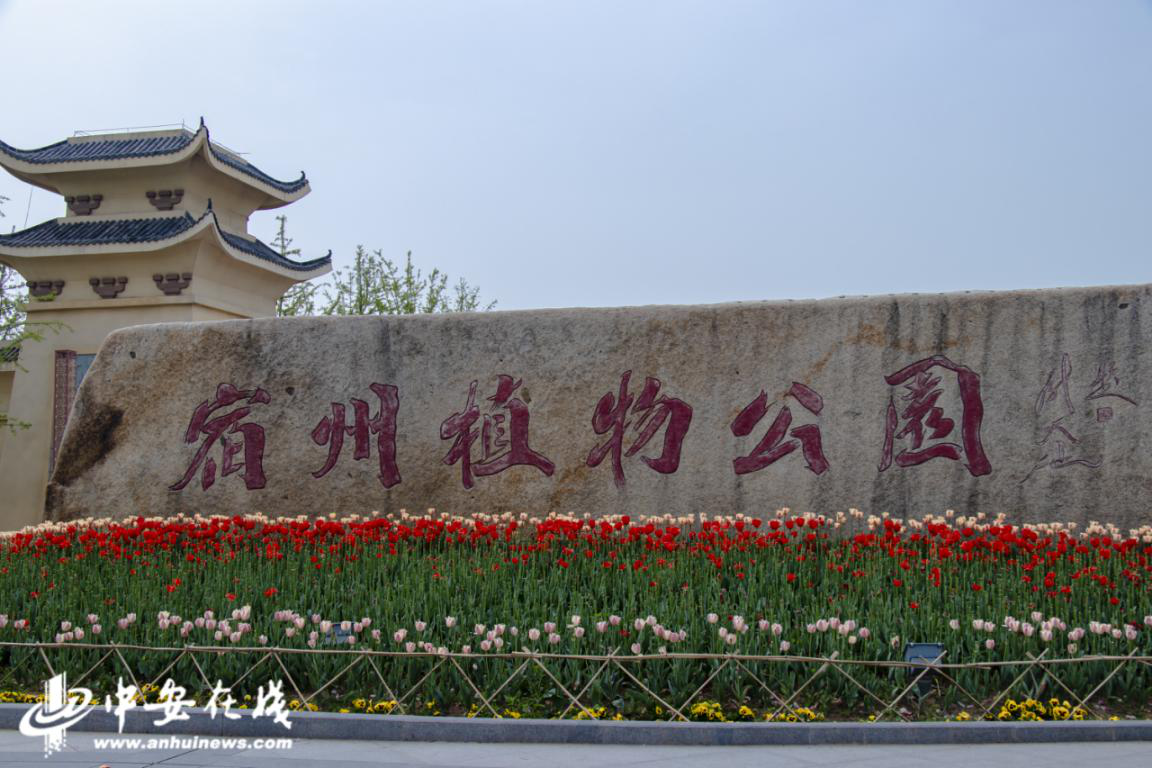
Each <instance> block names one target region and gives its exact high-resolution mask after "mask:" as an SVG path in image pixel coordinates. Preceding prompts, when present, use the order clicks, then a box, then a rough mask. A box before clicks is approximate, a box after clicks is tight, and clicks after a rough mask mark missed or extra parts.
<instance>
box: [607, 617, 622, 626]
mask: <svg viewBox="0 0 1152 768" xmlns="http://www.w3.org/2000/svg"><path fill="white" fill-rule="evenodd" d="M620 622H621V618H620V617H619V616H616V615H612V616H609V617H608V623H609V624H611V625H612V626H614V627H618V626H620Z"/></svg>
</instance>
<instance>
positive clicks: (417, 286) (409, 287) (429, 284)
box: [272, 216, 496, 317]
mask: <svg viewBox="0 0 1152 768" xmlns="http://www.w3.org/2000/svg"><path fill="white" fill-rule="evenodd" d="M276 219H277V221H278V222H279V229H278V231H277V235H276V238H275V239H274V240H273V241H272V244H273V246H275V247H276V248H277V249H278V250H279V251H280V253H281V255H283V256H285V257H288V256H294V255H297V254H299V253H300V251H299V249H296V248H292V247H291V245H292V239H291V238H289V237H288V236H287V234H286V220H287V217H285V216H278V217H276ZM448 281H449V277H448V275H447V274H446V273H444V272H441V271H440V270H439V269H433V270H432V271H431V272H430V273H428V274H427V275H425V274H424V273H423V272H422V271H421V270H420V269H418V268H417V267H416V265H415V264H414V263H413V262H412V252H411V251H409V252H408V253H407V254H406V255H405V258H404V262H403V263H402V264H398V263H396V262H394V261H392V260H391V259H389V258H387V257H385V256H384V252H383V251H381V250H375V251H369V250H367V249H366V248H365V247H364V246H362V245H360V246H356V253H355V254H354V255H353V258H352V265H351V266H350V267H342V268H340V269H337V270H335V271H334V272H333V273H332V274H331V276H330V277H329V278H328V279H327V280H326V281H324V282H321V283H300V284H297V285H295V286H293V288H292V289H290V290H289V291H288V292H287V293H286V294H284V297H283V298H282V299H281V300H280V301H279V303H278V304H277V311H278V313H279V314H280V315H281V316H282V317H283V316H298V315H316V314H319V315H413V314H420V313H430V312H475V311H486V310H490V309H492V308H493V307H495V306H496V302H494V301H492V302H489V303H487V304H484V303H483V302H482V300H481V299H480V289H479V288H478V287H476V286H473V285H470V284H469V283H468V281H467V280H465V279H463V278H460V279H459V280H457V281H456V282H455V283H453V284H452V287H451V289H449V286H448Z"/></svg>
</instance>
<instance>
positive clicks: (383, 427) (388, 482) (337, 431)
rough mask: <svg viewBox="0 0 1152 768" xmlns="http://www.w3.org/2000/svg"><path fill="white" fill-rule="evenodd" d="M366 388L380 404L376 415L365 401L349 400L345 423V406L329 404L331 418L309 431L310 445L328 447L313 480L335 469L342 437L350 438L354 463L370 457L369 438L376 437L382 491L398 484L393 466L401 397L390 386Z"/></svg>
mask: <svg viewBox="0 0 1152 768" xmlns="http://www.w3.org/2000/svg"><path fill="white" fill-rule="evenodd" d="M369 389H371V390H372V392H373V394H375V395H376V397H377V399H378V400H379V401H380V407H379V409H378V410H377V411H376V415H375V416H372V415H371V414H370V408H369V405H368V403H367V402H366V401H364V400H360V399H358V398H352V423H351V424H349V423H348V409H347V408H346V407H345V406H344V404H343V403H332V413H331V415H329V416H325V417H324V418H323V419H321V420H320V423H319V424H317V425H316V428H315V429H313V430H312V442H314V443H316V445H319V446H325V445H326V446H328V460H327V461H326V462H324V466H322V467H321V468H320V469H318V470H316V471H315V472H313V473H312V476H313V477H316V478H321V477H324V475H326V474H328V473H329V472H331V471H332V468H333V467H335V466H336V461H337V460H338V459H339V458H340V452H341V451H342V450H343V448H344V437H345V435H347V436H348V437H351V438H352V443H353V450H352V458H353V459H354V460H355V461H362V460H364V459H368V458H371V456H372V446H371V441H370V438H371V437H372V436H373V435H375V436H376V457H377V459H378V460H379V462H380V472H379V478H380V483H381V484H382V485H383V486H384V487H385V488H391V487H392V486H394V485H396V484H397V483H399V482H400V470H399V469H398V468H397V466H396V412H397V411H398V410H399V408H400V396H399V393H398V391H397V389H396V387H395V386H393V385H391V384H371V385H369Z"/></svg>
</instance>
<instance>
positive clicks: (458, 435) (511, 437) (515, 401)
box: [440, 374, 556, 488]
mask: <svg viewBox="0 0 1152 768" xmlns="http://www.w3.org/2000/svg"><path fill="white" fill-rule="evenodd" d="M478 383H479V382H477V381H473V382H472V385H471V386H470V387H469V388H468V402H467V404H465V406H464V410H463V411H461V412H459V413H454V414H452V415H451V416H449V417H448V418H447V419H445V420H444V422H443V423H442V424H441V425H440V439H441V440H452V439H453V438H455V442H453V444H452V448H451V449H449V451H448V454H447V455H446V456H445V457H444V463H445V464H448V465H452V464H456V463H457V462H459V463H460V473H461V477H462V480H463V482H464V487H465V488H471V487H473V485H474V484H475V482H474V480H473V476H474V475H475V476H477V477H486V476H488V475H495V474H498V473H500V472H503V471H504V470H506V469H508V468H509V467H514V466H517V465H525V466H529V467H535V468H536V469H538V470H540V471H541V472H543V473H544V474H545V476H547V477H551V476H552V473H553V472H554V471H555V470H556V465H555V464H553V463H552V462H551V461H549V460H548V458H546V457H545V456H544V455H542V454H540V453H537V452H536V451H534V450H532V448H530V447H529V445H528V415H529V414H528V405H527V404H526V403H525V402H524V401H523V400H521V399H520V398H519V397H516V396H515V394H516V391H517V390H518V389H520V386H521V384H522V383H523V381H522V380H521V379H514V378H513V377H511V376H508V375H505V374H501V375H500V376H499V380H498V383H497V385H496V394H494V395H492V396H491V397H489V398H488V402H489V403H491V405H490V406H488V410H487V412H485V413H481V409H480V406H479V405H477V404H476V389H477V385H478ZM478 421H479V422H481V423H480V427H479V429H478V430H477V429H476V422H478ZM477 440H479V442H480V456H479V459H478V460H476V461H473V457H472V450H473V443H475V442H476V441H477Z"/></svg>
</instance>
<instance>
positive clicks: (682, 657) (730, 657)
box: [0, 641, 1152, 722]
mask: <svg viewBox="0 0 1152 768" xmlns="http://www.w3.org/2000/svg"><path fill="white" fill-rule="evenodd" d="M0 648H16V649H28V650H32V649H34V650H35V651H36V652H37V654H38V655H39V657H40V658H41V660H42V661H43V662H44V665H45V667H46V668H47V669H48V673H49V674H50V675H55V674H56V670H55V668H54V667H53V666H52V662H51V660H50V659H49V657H48V653H47V652H46V651H48V650H98V651H103V652H104V653H103V655H102V656H101V657H100V659H99V660H98V661H97V662H96V663H95V664H93V665H92V666H91V667H89V668H88V669H87V671H85V672H84V674H82V675H81V676H80V677H79V678H78V679H76V680H73V681H70V683H71V684H72V685H74V686H78V685H80V684H81V683H82V682H83V681H84V680H85V679H87V678H88V677H89V676H90V675H91V674H92V673H93V672H95V671H96V670H97V669H99V668H100V667H101V666H102V665H103V664H104V663H105V662H106V661H108V660H109V659H113V660H114V661H115V662H118V664H119V665H120V666H122V667H123V669H124V671H125V672H126V673H127V676H128V678H129V679H130V680H131V682H132V684H133V685H134V686H136V687H137V688H138V689H140V688H142V687H143V686H142V685H141V682H140V680H139V679H138V678H137V675H136V673H135V671H134V670H133V669H132V665H131V664H129V663H128V660H127V659H125V658H124V652H125V651H141V652H148V653H169V654H173V655H174V658H173V659H172V660H171V661H169V662H168V664H167V665H166V666H164V668H163V669H162V670H161V671H160V672H159V673H158V674H157V675H155V677H154V679H153V680H152V681H151V684H152V685H158V684H159V683H160V682H161V681H162V680H163V679H164V676H165V675H166V674H168V672H169V671H171V670H172V669H173V667H175V666H176V664H178V663H179V662H180V661H181V660H182V659H184V658H187V659H189V660H190V661H191V662H192V665H193V667H194V668H195V669H196V671H197V673H198V674H199V676H200V679H201V680H202V681H203V682H204V685H205V686H206V687H207V689H208V690H212V689H213V688H214V684H213V683H212V681H211V680H210V679H209V677H208V675H207V674H206V673H205V671H204V667H203V666H202V665H201V664H200V662H199V661H198V660H197V656H204V655H217V656H219V655H223V654H240V655H249V656H250V655H259V656H260V658H259V659H258V660H257V661H256V662H255V663H253V664H251V665H250V666H249V667H248V669H247V671H245V672H244V673H243V674H242V675H240V677H238V678H237V679H236V680H234V681H232V684H231V686H229V688H235V687H236V686H238V685H239V684H240V683H242V682H243V681H244V680H245V679H247V678H248V677H249V676H250V675H251V674H252V673H253V672H255V671H256V670H257V669H259V668H260V667H261V666H263V665H264V664H265V663H266V662H268V661H273V662H275V666H278V667H279V668H280V671H281V672H283V674H284V678H285V679H286V680H287V681H288V683H289V685H290V686H291V690H292V692H293V693H295V695H296V697H297V699H298V700H299V701H300V702H301V705H302V706H303V705H307V704H308V703H309V702H310V701H312V700H313V699H315V698H316V697H317V696H319V695H320V694H321V693H323V692H324V691H325V690H327V689H328V688H330V687H331V686H333V685H334V684H335V683H336V682H337V681H338V680H340V679H341V678H342V677H344V676H345V675H346V674H347V673H349V672H351V671H352V670H353V669H355V668H356V667H357V666H359V665H360V664H362V663H365V662H367V664H368V666H369V667H371V669H372V671H373V672H374V673H375V676H376V679H377V680H378V681H379V682H380V684H381V685H382V686H383V688H384V691H385V693H387V695H388V696H389V697H391V699H392V700H393V701H395V702H396V705H395V708H396V710H398V711H399V712H400V713H401V714H408V713H409V712H408V709H407V707H406V706H405V705H406V703H408V702H411V701H412V696H413V694H415V693H416V692H417V691H418V690H419V689H420V687H421V685H423V683H424V682H425V681H426V680H428V678H429V677H431V676H432V675H433V674H434V673H435V672H436V671H437V670H439V669H440V668H441V667H444V666H445V665H449V668H451V669H454V670H455V671H456V673H458V674H459V675H460V678H461V679H462V680H463V682H464V683H466V684H467V685H468V687H469V688H470V689H471V690H472V692H473V693H474V694H475V696H476V698H477V700H478V702H479V703H480V704H481V705H482V706H483V708H484V709H485V710H487V711H488V712H489V713H490V714H491V715H492V716H493V717H496V718H500V717H502V715H501V714H500V712H499V711H498V710H497V708H496V706H495V705H493V703H492V701H493V700H494V699H495V698H496V697H497V696H498V695H499V694H500V692H501V691H503V690H504V689H505V688H507V687H508V686H509V685H510V684H511V683H512V681H513V680H515V679H516V678H517V677H518V676H519V675H520V674H522V673H523V672H524V670H525V669H528V668H529V667H531V666H534V667H536V668H539V669H540V670H541V671H542V672H543V673H544V675H545V676H547V677H548V678H549V679H550V680H551V681H552V682H553V683H554V684H555V685H556V687H557V688H558V689H559V690H560V691H562V692H563V694H564V695H565V696H566V697H567V698H568V700H569V704H568V707H567V708H566V709H565V710H564V711H563V712H562V713H561V714H560V718H564V717H567V716H568V714H569V713H570V712H572V710H573V709H578V710H580V711H582V712H584V713H585V715H586V716H588V717H592V718H594V717H595V716H596V715H595V714H594V713H593V712H592V710H591V709H589V708H588V707H587V706H586V705H585V704H584V703H583V702H582V701H581V698H580V697H581V696H584V695H585V694H586V693H587V692H588V690H589V689H590V688H591V687H592V684H593V683H594V682H595V681H596V680H597V679H598V678H599V677H600V676H601V675H602V674H603V673H604V672H605V670H607V669H608V668H609V667H614V668H616V669H618V670H619V671H620V672H622V673H623V674H624V676H626V677H627V678H629V679H630V680H631V681H632V682H633V683H634V684H635V685H636V686H637V687H638V688H639V690H641V691H642V692H644V694H646V695H647V696H649V697H650V698H651V699H652V700H653V701H655V702H656V703H657V704H659V705H660V706H662V707H664V709H665V710H666V711H667V712H668V714H669V717H668V719H669V720H683V721H687V720H689V719H690V718H689V717H688V715H686V714H685V712H687V711H688V709H689V707H690V706H691V704H692V702H693V701H695V700H696V699H697V697H699V696H700V695H701V694H702V693H703V692H704V691H705V689H706V688H707V687H708V684H709V683H710V682H712V680H714V679H715V678H716V677H717V676H718V675H719V674H720V673H721V672H722V671H723V670H724V669H726V668H728V667H729V665H735V666H736V667H738V668H739V669H741V670H743V672H744V674H746V675H747V676H748V677H750V678H751V679H752V681H754V682H755V683H756V684H757V685H758V686H759V687H760V688H762V689H763V690H764V691H765V692H766V693H768V695H769V696H771V697H772V700H773V701H774V702H775V704H776V710H775V711H774V712H773V713H772V719H775V718H777V717H779V716H780V715H781V714H782V713H784V712H785V711H787V712H789V713H790V714H792V715H795V716H796V717H798V718H799V714H798V713H797V711H796V709H797V705H796V701H797V699H798V697H799V696H800V694H801V693H803V692H804V691H805V690H806V689H808V687H809V686H811V685H812V684H813V683H814V682H816V681H817V680H818V679H819V678H820V677H821V676H822V675H824V674H825V673H826V672H827V671H828V670H833V671H834V672H835V673H836V674H839V675H841V676H843V677H844V678H845V679H847V680H848V681H849V682H850V683H852V684H853V685H854V686H855V687H856V688H858V689H859V690H861V691H862V692H863V693H864V694H865V695H866V696H867V697H869V698H870V699H872V700H874V701H875V702H876V703H877V704H879V705H881V706H882V707H883V708H882V709H881V710H880V712H879V713H878V714H876V715H875V717H874V718H873V719H872V722H880V721H881V720H883V718H884V717H886V716H887V715H888V714H889V713H893V712H894V713H895V714H896V715H897V716H898V717H899V718H900V719H902V720H905V721H908V720H910V718H909V717H908V716H907V715H906V714H905V713H904V712H903V711H901V710H899V709H897V707H898V705H899V704H900V702H901V701H903V700H905V698H906V697H907V696H908V694H909V693H911V692H912V691H913V690H914V689H915V688H916V687H917V685H918V684H919V683H920V681H921V680H922V679H924V678H925V676H926V675H928V674H929V673H931V674H933V675H936V676H938V677H939V678H940V679H942V680H946V681H947V682H949V683H951V684H952V685H953V686H955V687H956V689H957V690H959V691H960V692H961V693H962V694H964V696H965V697H966V698H967V699H969V700H970V701H972V703H973V704H975V705H976V707H978V708H979V709H980V710H981V711H982V715H989V714H991V713H992V712H993V711H994V710H995V709H996V707H997V705H999V703H1000V702H1001V701H1002V700H1003V699H1004V698H1005V697H1006V696H1007V695H1008V694H1009V693H1010V692H1011V691H1012V689H1013V688H1015V687H1016V685H1017V684H1018V683H1020V681H1021V680H1023V679H1024V678H1025V677H1026V676H1028V674H1029V673H1030V672H1033V671H1038V672H1040V673H1041V674H1042V675H1043V679H1044V680H1045V681H1048V680H1051V681H1052V683H1053V684H1054V686H1057V687H1059V688H1060V689H1062V690H1063V691H1064V692H1065V693H1066V694H1067V695H1068V697H1069V698H1071V699H1073V700H1075V702H1076V706H1077V707H1079V708H1081V709H1082V710H1083V711H1084V712H1086V713H1088V714H1091V715H1092V716H1094V717H1100V716H1101V715H1100V713H1099V712H1098V711H1097V710H1095V709H1093V708H1092V707H1091V705H1090V704H1089V702H1090V701H1091V700H1092V699H1093V698H1094V697H1095V696H1096V695H1097V694H1099V693H1100V691H1101V690H1103V689H1104V687H1105V686H1106V685H1107V683H1108V682H1109V681H1110V680H1111V679H1112V678H1113V677H1115V676H1116V675H1117V674H1118V673H1119V672H1120V670H1121V669H1123V668H1124V667H1125V666H1126V665H1128V664H1140V665H1144V666H1148V667H1152V656H1143V655H1140V656H1138V655H1137V651H1138V650H1139V649H1133V650H1132V652H1130V653H1129V654H1127V655H1124V656H1111V655H1094V656H1079V657H1075V658H1051V659H1050V658H1046V656H1047V653H1048V651H1047V650H1045V651H1043V652H1042V653H1040V654H1039V655H1033V654H1031V653H1029V654H1027V656H1028V658H1027V659H1017V660H1000V661H981V662H966V663H957V662H946V661H944V660H943V659H944V655H945V654H943V653H942V654H941V656H939V657H937V658H936V659H935V660H933V661H915V662H907V661H877V660H866V659H842V658H839V655H838V652H834V653H832V654H831V655H830V656H827V657H824V656H791V655H789V656H780V655H744V654H736V653H729V654H719V653H665V654H658V655H657V654H637V655H633V654H627V655H620V654H618V653H617V651H618V649H616V650H613V651H612V652H611V653H609V654H607V655H597V654H569V653H538V652H534V651H508V652H485V653H474V654H466V653H460V652H446V653H440V652H429V651H412V652H408V651H383V650H369V649H337V648H279V647H272V648H269V647H264V646H260V647H253V646H204V645H185V646H180V647H167V646H149V645H134V644H97V643H82V642H69V643H42V642H28V643H16V642H4V641H0ZM298 655H319V656H327V657H337V658H346V659H348V662H347V663H346V664H345V665H344V666H343V667H341V668H340V671H338V672H337V673H336V674H334V675H332V676H331V677H329V678H328V679H327V680H326V681H325V682H324V683H323V685H320V686H319V687H318V688H316V689H315V690H313V691H312V692H311V693H309V694H305V693H304V691H303V690H302V689H301V688H300V686H299V685H297V683H296V680H295V679H294V678H293V676H292V674H291V672H290V671H289V670H288V667H287V666H286V665H285V663H284V657H288V656H298ZM378 659H425V660H428V661H430V662H434V663H433V664H432V666H431V668H430V669H428V671H427V672H425V673H424V675H423V676H421V677H420V679H419V680H417V681H416V683H415V684H414V685H412V686H411V687H410V688H409V689H408V690H407V691H405V692H404V693H403V695H397V693H396V691H395V690H394V689H393V688H392V686H390V685H389V684H388V681H387V679H386V678H385V675H384V674H383V673H382V672H381V670H380V666H379V665H378V664H377V660H378ZM460 659H466V660H468V661H474V660H476V659H485V660H488V659H504V660H508V661H513V662H519V663H518V664H517V665H516V667H515V669H514V670H513V671H512V673H511V674H510V675H509V676H508V677H507V678H505V679H504V682H503V683H501V684H500V685H499V686H498V687H497V688H496V689H495V690H493V691H492V693H490V694H488V695H485V694H484V692H483V691H481V689H480V687H479V686H477V685H476V683H475V682H474V681H473V679H472V677H471V676H469V675H468V673H467V671H465V669H464V666H463V665H461V663H460ZM657 660H659V661H669V660H670V661H673V662H675V661H683V662H689V661H715V662H719V665H718V666H716V668H715V669H713V670H712V672H711V673H710V674H709V675H708V676H707V677H706V678H705V680H704V681H703V682H702V683H701V684H700V685H699V686H698V687H696V689H695V690H694V691H693V692H692V694H691V695H690V696H689V697H688V698H687V699H685V700H684V701H683V702H681V703H680V704H679V705H678V706H677V705H674V704H672V703H670V702H668V701H666V700H665V698H664V697H662V696H660V695H659V694H658V693H656V692H655V691H653V690H651V688H650V687H649V686H647V685H646V684H645V683H644V682H643V681H642V680H641V679H640V678H639V677H637V675H636V674H634V673H633V672H632V670H630V669H629V667H630V666H637V665H641V664H643V663H645V662H651V661H657ZM559 661H590V662H598V663H599V666H598V667H597V668H596V671H595V672H594V673H593V675H592V676H591V677H590V678H589V679H588V680H587V681H586V682H585V683H584V685H583V687H582V688H581V689H580V690H579V691H577V692H575V693H573V692H572V691H571V690H569V686H567V685H565V684H564V683H563V682H562V681H561V680H560V679H559V678H558V677H557V676H556V675H555V674H554V673H553V671H552V670H550V669H549V668H548V667H547V666H546V664H545V663H546V662H559ZM764 663H768V664H772V663H780V664H791V665H795V664H802V665H809V666H816V670H815V672H813V673H812V674H811V675H809V676H808V677H807V678H806V679H805V681H804V683H803V684H802V685H800V686H798V687H797V688H796V689H795V690H794V691H793V692H792V693H791V694H790V695H789V696H787V697H784V696H782V695H780V693H778V692H777V691H775V690H773V688H772V687H770V686H769V685H768V684H767V683H766V682H765V681H764V680H763V678H762V677H761V676H760V675H757V674H756V672H754V671H753V670H752V669H751V668H750V666H749V665H752V664H764ZM1089 663H1111V664H1113V665H1114V667H1113V669H1112V670H1111V672H1109V673H1108V675H1107V676H1106V677H1105V678H1104V679H1103V680H1101V681H1100V682H1099V683H1098V684H1097V685H1096V686H1095V687H1094V688H1093V689H1092V690H1091V691H1090V692H1089V693H1088V694H1087V695H1085V696H1080V695H1079V694H1078V693H1076V692H1075V691H1074V690H1073V689H1072V688H1071V687H1069V686H1068V685H1066V684H1065V683H1064V682H1063V681H1062V680H1061V679H1060V677H1059V676H1057V675H1056V674H1055V672H1054V671H1053V668H1056V669H1059V668H1061V667H1069V666H1072V665H1080V664H1089ZM854 667H855V668H883V669H891V670H898V669H904V670H909V671H915V673H916V674H915V676H914V677H913V678H912V679H911V681H909V682H908V684H907V685H906V686H905V687H903V688H902V689H900V692H899V693H898V695H897V696H896V697H895V698H893V699H892V700H891V701H885V700H884V699H883V698H881V697H880V696H879V695H877V694H876V692H875V691H873V690H871V689H870V688H868V687H867V686H866V685H864V684H862V683H861V682H860V681H859V680H857V679H856V677H855V676H854V675H853V674H852V672H851V671H850V670H852V668H854ZM1009 667H1023V669H1022V670H1021V671H1020V673H1019V674H1017V675H1016V676H1015V677H1014V678H1013V679H1012V682H1011V683H1009V684H1008V685H1007V686H1006V687H1004V688H1003V689H1002V690H1001V691H1000V692H999V694H997V695H996V696H995V697H994V698H993V699H991V700H981V699H980V698H979V697H977V696H976V695H975V694H973V693H972V692H970V691H969V690H967V689H966V688H965V687H964V686H962V685H961V684H960V683H959V682H958V681H957V680H956V677H957V675H956V673H957V672H960V671H964V670H984V671H987V670H992V669H996V668H1009Z"/></svg>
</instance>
